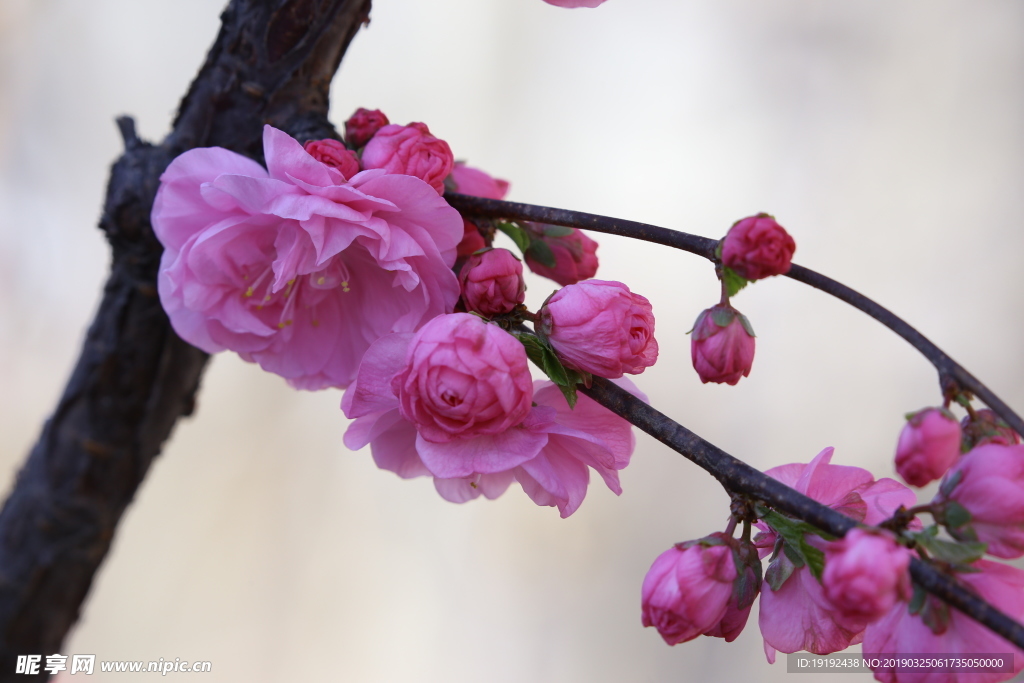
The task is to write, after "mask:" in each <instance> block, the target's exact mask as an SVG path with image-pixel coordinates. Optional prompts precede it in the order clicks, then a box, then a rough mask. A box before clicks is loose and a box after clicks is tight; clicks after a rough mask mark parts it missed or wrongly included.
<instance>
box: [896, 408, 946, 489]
mask: <svg viewBox="0 0 1024 683" xmlns="http://www.w3.org/2000/svg"><path fill="white" fill-rule="evenodd" d="M959 456H960V425H959V424H958V423H957V421H956V418H955V417H953V415H952V414H951V413H950V412H949V411H947V410H943V409H942V408H925V409H924V410H921V411H918V412H916V413H913V414H912V415H910V416H909V417H908V418H907V424H906V425H904V426H903V431H902V432H900V440H899V443H897V445H896V471H897V472H899V475H900V476H901V477H903V481H905V482H907V483H908V484H910V485H911V486H924V485H925V484H927V483H929V482H932V481H935V480H936V479H938V478H939V477H941V476H942V475H944V474H945V473H946V470H948V469H949V468H950V467H951V466H952V465H953V463H954V462H956V459H957V458H958V457H959Z"/></svg>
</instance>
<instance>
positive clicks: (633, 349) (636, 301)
mask: <svg viewBox="0 0 1024 683" xmlns="http://www.w3.org/2000/svg"><path fill="white" fill-rule="evenodd" d="M539 329H540V331H541V332H542V333H543V334H545V335H546V336H547V338H548V339H549V340H550V341H551V345H552V346H553V347H554V348H555V351H557V352H558V355H559V356H560V357H561V358H562V361H563V362H565V364H566V365H568V366H571V367H573V368H575V369H577V370H581V371H583V372H589V373H591V374H594V375H597V376H598V377H607V378H609V379H615V378H616V377H622V375H623V373H627V372H628V373H629V374H631V375H639V374H640V373H641V372H643V371H644V369H645V368H648V367H650V366H652V365H654V363H655V361H657V360H658V342H657V340H655V338H654V313H653V312H652V310H651V303H650V302H649V301H648V300H647V299H645V298H644V297H642V296H640V295H639V294H634V293H633V292H631V291H629V287H627V286H626V285H624V284H622V283H621V282H606V281H604V280H586V281H585V282H580V283H578V284H575V285H569V286H568V287H563V288H562V289H560V290H558V291H557V292H555V293H554V294H553V295H552V296H551V298H550V299H548V301H547V303H546V304H544V307H543V308H541V309H540V323H539Z"/></svg>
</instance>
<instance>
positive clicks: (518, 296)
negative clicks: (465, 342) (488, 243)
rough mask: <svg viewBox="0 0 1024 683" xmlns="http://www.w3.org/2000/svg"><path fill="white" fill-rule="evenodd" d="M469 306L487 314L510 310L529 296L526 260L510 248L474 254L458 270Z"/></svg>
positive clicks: (497, 313)
mask: <svg viewBox="0 0 1024 683" xmlns="http://www.w3.org/2000/svg"><path fill="white" fill-rule="evenodd" d="M459 284H461V285H462V300H463V301H464V302H465V304H466V309H467V310H469V311H475V312H477V313H480V314H481V315H483V316H485V317H488V318H490V317H493V316H496V315H500V314H502V313H509V312H511V311H512V310H513V309H514V308H515V307H516V306H518V305H519V304H521V303H523V301H524V300H525V299H526V284H525V283H524V282H523V264H522V263H521V262H520V261H519V259H517V258H516V257H515V255H514V254H513V253H512V252H511V251H509V250H508V249H488V250H487V251H485V252H483V253H481V254H474V255H472V256H470V257H469V260H468V261H466V263H465V264H464V265H463V266H462V270H461V271H460V272H459Z"/></svg>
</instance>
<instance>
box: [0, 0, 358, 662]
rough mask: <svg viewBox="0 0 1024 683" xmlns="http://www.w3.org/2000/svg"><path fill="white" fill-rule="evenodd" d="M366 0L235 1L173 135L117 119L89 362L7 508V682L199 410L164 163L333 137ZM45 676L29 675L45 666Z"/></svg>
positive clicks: (1, 557)
mask: <svg viewBox="0 0 1024 683" xmlns="http://www.w3.org/2000/svg"><path fill="white" fill-rule="evenodd" d="M369 12H370V0H232V1H231V2H230V4H229V5H228V7H227V9H226V10H225V11H224V13H223V15H222V17H221V18H222V26H221V31H220V34H219V35H218V36H217V39H216V41H215V42H214V44H213V47H212V48H211V49H210V52H209V54H208V56H207V59H206V62H205V64H204V66H203V67H202V69H201V70H200V72H199V74H198V75H197V76H196V79H195V80H194V81H193V83H192V86H191V87H190V89H189V92H188V94H187V95H186V96H185V98H184V99H183V100H182V102H181V107H180V110H179V114H178V117H177V119H176V120H175V122H174V127H173V130H172V132H171V133H170V135H168V137H167V138H166V139H165V140H164V142H163V144H160V145H153V144H150V143H148V142H145V141H143V140H140V139H139V137H138V135H137V134H136V132H135V126H134V124H133V122H132V121H131V119H130V118H128V117H122V118H121V119H119V120H118V127H119V128H120V130H121V135H122V137H123V138H124V142H125V152H124V154H123V155H122V156H121V158H120V159H118V161H117V162H116V163H115V164H114V166H113V168H112V169H111V175H110V181H109V184H108V186H107V196H106V202H105V205H104V210H103V216H102V218H101V220H100V228H101V229H102V230H103V231H104V232H105V233H106V236H107V240H108V241H109V242H110V245H111V248H112V251H113V263H112V265H111V273H110V277H109V279H108V280H107V283H106V286H105V288H104V292H103V299H102V301H101V302H100V306H99V311H98V312H97V313H96V317H95V319H94V320H93V323H92V325H91V326H90V328H89V332H88V334H87V336H86V340H85V343H84V345H83V348H82V351H81V354H80V356H79V359H78V362H77V364H76V366H75V369H74V372H73V373H72V375H71V378H70V380H69V381H68V384H67V387H66V388H65V390H64V394H63V395H62V396H61V399H60V402H59V403H58V405H57V408H56V410H55V411H54V413H53V415H52V416H51V417H50V419H49V420H48V421H47V422H46V425H45V426H44V427H43V432H42V434H41V436H40V438H39V441H38V442H37V443H36V444H35V446H34V447H33V449H32V452H31V453H30V454H29V457H28V460H27V461H26V463H25V465H24V467H23V468H22V469H21V471H20V472H19V473H18V478H17V481H16V482H15V484H14V487H13V490H12V491H11V493H10V495H9V497H8V498H7V500H6V502H5V503H4V506H3V509H2V511H0V680H8V679H9V678H12V677H13V678H14V679H17V680H24V679H25V676H23V675H17V676H15V675H14V671H15V661H16V656H17V655H24V654H50V653H54V652H60V651H61V649H62V648H61V644H62V642H63V641H64V638H65V636H66V635H67V632H68V629H69V628H70V627H71V625H72V624H74V622H75V621H76V620H77V619H78V615H79V610H80V607H81V604H82V602H83V600H84V599H85V596H86V594H87V593H88V591H89V588H90V586H91V585H92V581H93V577H94V576H95V574H96V571H97V570H98V568H99V566H100V564H101V563H102V561H103V559H104V557H105V556H106V554H107V551H108V550H109V549H110V544H111V541H112V539H113V537H114V533H115V531H116V528H117V525H118V522H119V521H120V519H121V516H122V514H123V513H124V511H125V508H126V507H127V506H128V504H129V503H130V502H131V500H132V499H133V498H134V496H135V493H136V491H137V489H138V487H139V485H140V484H141V483H142V480H143V478H144V477H145V476H146V473H147V471H148V470H149V467H150V465H151V464H152V462H153V459H154V458H155V457H156V456H157V455H158V454H159V452H160V449H161V448H162V446H163V443H164V441H165V440H166V439H167V437H168V436H169V435H170V432H171V430H172V429H173V427H174V425H175V423H176V422H177V420H178V418H179V417H181V416H184V415H189V414H191V412H192V410H193V408H194V405H195V395H196V391H197V390H198V387H199V380H200V378H201V376H202V373H203V370H204V368H205V366H206V361H207V355H206V354H205V353H203V352H202V351H200V350H198V349H196V348H194V347H192V346H190V345H189V344H187V343H185V342H184V341H182V340H181V339H180V338H179V337H178V336H177V335H176V334H175V333H174V330H173V329H171V326H170V323H169V321H168V319H167V315H166V314H165V313H164V311H163V308H162V307H161V306H160V301H159V299H158V297H157V280H156V278H157V269H158V267H159V264H160V257H161V254H162V253H163V247H162V246H161V245H160V243H159V242H158V241H157V240H156V238H155V236H154V235H153V230H152V226H151V225H150V222H149V215H150V212H151V211H152V207H153V197H154V195H155V194H156V189H157V187H158V185H159V178H160V174H161V173H163V171H164V169H165V168H167V165H168V164H169V163H170V162H171V160H172V159H173V158H174V157H175V156H177V155H178V154H180V153H182V152H184V151H185V150H188V149H191V148H193V147H199V146H213V145H217V146H220V147H225V148H227V149H231V150H234V151H236V152H239V153H241V154H246V155H248V156H249V157H252V158H254V159H257V160H260V159H262V145H261V138H262V131H263V124H264V123H267V122H269V123H272V124H274V125H275V126H277V127H279V128H281V129H283V130H285V131H287V132H289V133H290V134H292V135H293V136H294V137H297V138H300V139H310V138H324V137H337V133H336V132H335V130H334V128H333V126H331V124H330V123H329V122H328V121H327V103H328V95H329V92H328V91H329V89H330V84H331V78H332V77H333V75H334V72H335V71H336V70H337V68H338V65H339V63H340V61H341V57H342V55H343V54H344V53H345V50H346V49H347V48H348V45H349V43H350V42H351V40H352V38H353V36H354V35H355V33H356V31H358V29H359V27H360V26H362V25H363V24H364V23H365V22H366V21H367V20H368V16H369ZM46 677H47V676H46V674H45V673H43V674H40V675H39V676H29V677H28V678H37V679H42V678H46Z"/></svg>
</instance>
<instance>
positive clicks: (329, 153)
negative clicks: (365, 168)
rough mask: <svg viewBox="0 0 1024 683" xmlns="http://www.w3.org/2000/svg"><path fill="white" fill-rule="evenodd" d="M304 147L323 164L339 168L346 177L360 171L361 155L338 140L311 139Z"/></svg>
mask: <svg viewBox="0 0 1024 683" xmlns="http://www.w3.org/2000/svg"><path fill="white" fill-rule="evenodd" d="M303 149H305V150H306V153H307V154H309V156H311V157H313V158H314V159H316V160H317V161H319V162H320V163H321V164H326V165H327V166H330V167H331V168H334V169H337V170H338V172H339V173H341V175H343V176H344V177H345V178H346V179H348V178H351V177H352V176H354V175H355V174H356V173H359V157H357V156H356V153H355V152H353V151H352V150H350V149H348V148H347V147H345V145H343V144H341V143H340V142H338V141H337V140H331V139H330V138H325V139H323V140H310V141H309V142H307V143H306V144H305V145H304V146H303Z"/></svg>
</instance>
